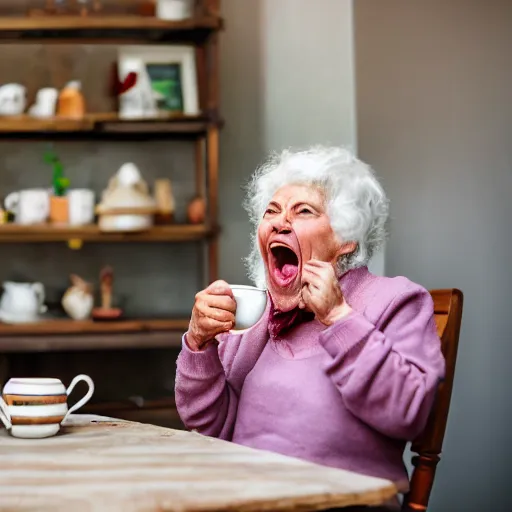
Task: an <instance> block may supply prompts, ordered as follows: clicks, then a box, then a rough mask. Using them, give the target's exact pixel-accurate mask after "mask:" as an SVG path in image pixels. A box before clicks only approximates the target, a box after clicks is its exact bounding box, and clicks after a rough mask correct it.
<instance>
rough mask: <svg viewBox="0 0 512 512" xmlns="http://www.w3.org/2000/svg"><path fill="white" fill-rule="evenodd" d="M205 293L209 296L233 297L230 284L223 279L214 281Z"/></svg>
mask: <svg viewBox="0 0 512 512" xmlns="http://www.w3.org/2000/svg"><path fill="white" fill-rule="evenodd" d="M203 291H204V292H206V293H207V294H208V295H229V296H230V297H233V291H232V290H231V288H230V286H229V284H228V283H226V281H223V280H222V279H219V280H217V281H214V282H213V283H212V284H211V285H210V286H208V287H207V288H206V289H205V290H203Z"/></svg>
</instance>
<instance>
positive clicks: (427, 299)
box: [320, 283, 445, 440]
mask: <svg viewBox="0 0 512 512" xmlns="http://www.w3.org/2000/svg"><path fill="white" fill-rule="evenodd" d="M378 325H379V328H377V327H376V326H375V325H373V324H372V323H371V322H370V321H369V320H367V319H366V318H365V316H364V315H363V314H362V313H360V312H356V311H352V312H351V313H350V314H349V315H348V316H347V317H345V318H343V319H342V320H340V321H339V322H336V323H335V324H333V325H331V326H330V327H328V328H327V329H325V330H324V331H323V332H322V334H321V336H320V343H321V344H322V345H323V347H324V349H325V350H326V351H327V353H328V354H329V355H330V357H331V359H330V362H329V364H328V366H327V372H328V374H329V375H330V377H331V378H332V380H333V382H334V384H335V385H336V387H337V389H338V390H339V392H340V393H341V396H342V398H343V401H344V403H345V406H346V407H347V408H348V409H349V410H350V412H351V413H352V414H354V415H355V416H356V417H358V418H359V419H360V420H362V421H364V422H365V423H366V424H368V425H370V426H371V427H373V428H374V429H376V430H377V431H380V432H381V433H383V434H385V435H387V436H389V437H393V438H397V439H403V440H413V439H414V438H415V437H416V436H417V435H418V434H420V433H421V431H422V430H423V428H424V427H425V425H426V422H427V418H428V415H429V413H430V410H431V407H432V404H433V401H434V397H435V393H436V389H437V386H438V384H439V382H440V380H441V379H442V378H443V377H444V369H445V363H444V358H443V355H442V352H441V343H440V340H439V337H438V335H437V331H436V325H435V319H434V309H433V301H432V298H431V296H430V294H429V293H428V291H427V290H425V289H423V288H421V287H420V286H418V285H412V283H411V286H408V287H407V289H406V290H404V291H403V292H402V293H401V294H399V295H398V296H397V297H396V298H395V299H394V300H392V301H391V303H390V305H389V306H388V307H387V308H386V309H385V311H384V313H383V315H382V316H381V318H380V319H379V320H378Z"/></svg>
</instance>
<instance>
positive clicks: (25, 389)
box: [0, 375, 94, 439]
mask: <svg viewBox="0 0 512 512" xmlns="http://www.w3.org/2000/svg"><path fill="white" fill-rule="evenodd" d="M82 380H83V381H85V382H86V383H87V385H88V386H89V390H88V391H87V393H86V394H85V396H84V397H83V398H81V399H80V400H79V401H78V402H77V403H76V404H75V405H73V407H71V408H70V409H69V410H68V404H67V397H68V395H70V394H71V392H72V391H73V389H74V387H75V386H76V385H77V384H78V383H79V382H80V381H82ZM93 393H94V382H93V380H92V379H91V378H90V377H89V376H88V375H77V376H76V377H75V378H74V379H73V380H72V381H71V384H70V385H69V387H68V388H67V389H66V388H65V387H64V384H62V382H61V381H60V380H59V379H46V378H33V379H18V378H13V379H9V381H8V382H7V384H6V385H5V386H4V389H3V398H0V420H1V421H2V423H3V424H4V425H5V428H6V429H7V430H10V432H11V435H12V436H14V437H23V438H33V439H35V438H42V437H50V436H54V435H55V434H56V433H57V432H58V431H59V430H60V425H61V423H62V422H63V421H64V420H65V419H66V417H67V416H68V415H69V414H71V413H72V412H73V411H76V410H77V409H79V408H80V407H82V406H83V405H85V404H86V403H87V402H88V401H89V400H90V398H91V397H92V395H93Z"/></svg>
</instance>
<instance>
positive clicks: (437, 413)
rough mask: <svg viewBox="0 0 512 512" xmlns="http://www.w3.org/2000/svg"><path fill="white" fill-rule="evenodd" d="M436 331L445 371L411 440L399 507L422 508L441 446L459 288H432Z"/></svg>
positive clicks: (457, 325) (459, 304) (452, 369)
mask: <svg viewBox="0 0 512 512" xmlns="http://www.w3.org/2000/svg"><path fill="white" fill-rule="evenodd" d="M430 293H431V295H432V298H433V300H434V313H435V318H436V324H437V332H438V334H439V337H440V338H441V345H442V351H443V355H444V358H445V361H446V372H445V378H444V380H443V382H442V383H441V384H440V385H439V388H438V390H437V394H436V399H435V402H434V406H433V408H432V412H431V413H430V416H429V419H428V423H427V426H426V427H425V430H424V431H423V433H422V434H421V435H420V436H419V437H418V439H416V440H415V441H414V442H413V443H412V447H411V450H412V451H413V452H414V453H416V454H417V455H415V456H414V457H413V460H412V462H413V464H414V470H413V474H412V477H411V483H410V489H409V493H408V494H407V495H406V496H405V497H404V503H403V506H402V510H403V511H425V510H427V507H428V500H429V497H430V492H431V490H432V486H433V484H434V477H435V472H436V466H437V463H438V462H439V460H440V454H441V450H442V448H443V439H444V433H445V430H446V422H447V420H448V411H449V409H450V399H451V396H452V387H453V378H454V375H455V362H456V360H457V347H458V345H459V332H460V324H461V320H462V303H463V295H462V292H461V291H460V290H456V289H452V290H432V291H431V292H430Z"/></svg>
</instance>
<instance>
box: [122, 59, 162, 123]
mask: <svg viewBox="0 0 512 512" xmlns="http://www.w3.org/2000/svg"><path fill="white" fill-rule="evenodd" d="M117 89H118V99H119V117H120V119H141V118H142V119H143V118H153V117H157V113H158V110H157V106H156V99H155V93H154V91H153V89H152V87H151V81H150V79H149V75H148V71H147V69H146V65H145V64H144V61H143V60H142V59H141V58H138V57H126V58H122V59H120V61H119V63H118V87H117Z"/></svg>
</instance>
